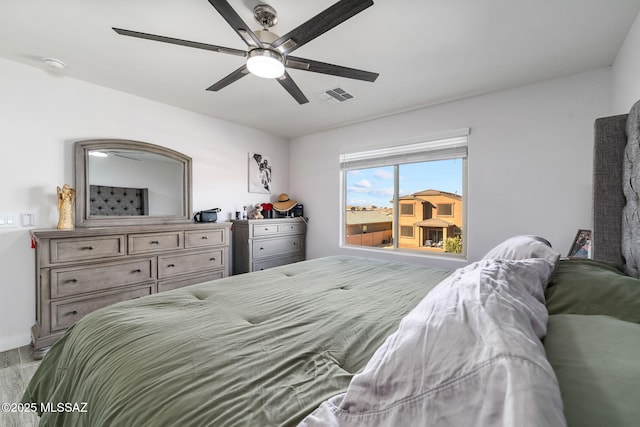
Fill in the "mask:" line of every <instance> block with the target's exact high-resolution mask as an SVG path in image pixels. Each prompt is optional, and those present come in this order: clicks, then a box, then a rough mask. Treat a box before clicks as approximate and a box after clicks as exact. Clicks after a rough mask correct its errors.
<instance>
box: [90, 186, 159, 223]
mask: <svg viewBox="0 0 640 427" xmlns="http://www.w3.org/2000/svg"><path fill="white" fill-rule="evenodd" d="M89 206H90V209H89V212H90V214H91V215H99V216H134V215H148V214H149V190H148V189H147V188H126V187H107V186H102V185H91V186H89Z"/></svg>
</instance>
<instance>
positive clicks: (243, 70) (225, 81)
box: [207, 65, 249, 92]
mask: <svg viewBox="0 0 640 427" xmlns="http://www.w3.org/2000/svg"><path fill="white" fill-rule="evenodd" d="M247 74H249V70H247V66H246V65H243V66H242V67H240V68H238V69H237V70H235V71H234V72H232V73H231V74H229V75H228V76H226V77H224V78H222V79H221V80H220V81H218V82H216V83H214V84H212V85H211V86H209V87H208V88H207V90H211V91H214V92H217V91H219V90H220V89H222V88H225V87H227V86H229V85H230V84H231V83H233V82H235V81H237V80H240V79H241V78H242V77H244V76H246V75H247Z"/></svg>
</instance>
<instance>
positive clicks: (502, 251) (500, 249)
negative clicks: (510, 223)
mask: <svg viewBox="0 0 640 427" xmlns="http://www.w3.org/2000/svg"><path fill="white" fill-rule="evenodd" d="M529 258H543V259H545V260H547V261H549V262H550V263H552V264H556V263H557V262H558V259H560V253H559V252H556V251H555V250H553V249H552V248H551V243H549V241H547V240H546V239H543V238H542V237H538V236H514V237H511V238H509V239H507V240H505V241H504V242H502V243H500V244H499V245H498V246H496V247H494V248H493V249H491V250H490V251H489V252H487V254H486V255H485V256H484V257H483V258H482V259H510V260H519V259H529Z"/></svg>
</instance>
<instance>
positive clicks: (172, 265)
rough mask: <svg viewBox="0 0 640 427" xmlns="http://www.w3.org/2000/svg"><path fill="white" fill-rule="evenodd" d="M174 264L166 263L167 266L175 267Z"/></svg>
mask: <svg viewBox="0 0 640 427" xmlns="http://www.w3.org/2000/svg"><path fill="white" fill-rule="evenodd" d="M175 266H176V265H175V264H168V265H167V267H175Z"/></svg>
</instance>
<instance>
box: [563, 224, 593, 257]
mask: <svg viewBox="0 0 640 427" xmlns="http://www.w3.org/2000/svg"><path fill="white" fill-rule="evenodd" d="M568 256H569V257H574V258H591V230H578V233H577V234H576V238H575V239H573V243H572V244H571V250H570V251H569V255H568Z"/></svg>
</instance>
